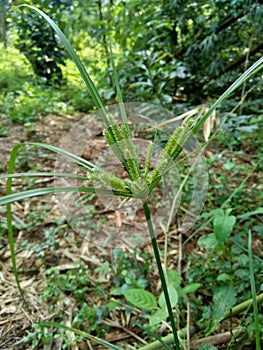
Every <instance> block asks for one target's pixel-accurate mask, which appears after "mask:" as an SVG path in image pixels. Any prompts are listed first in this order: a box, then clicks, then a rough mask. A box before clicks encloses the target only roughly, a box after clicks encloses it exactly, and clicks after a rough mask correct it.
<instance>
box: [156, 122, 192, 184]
mask: <svg viewBox="0 0 263 350" xmlns="http://www.w3.org/2000/svg"><path fill="white" fill-rule="evenodd" d="M192 126H193V120H191V119H190V120H189V121H187V123H186V124H185V126H179V127H178V128H176V129H175V131H174V132H173V134H172V136H171V137H170V138H169V140H168V142H167V144H166V146H165V149H164V150H163V155H162V157H161V159H160V161H159V162H158V164H157V166H156V168H155V169H154V170H153V172H152V174H151V177H150V179H149V183H150V184H151V187H152V184H155V183H158V182H159V180H160V178H161V177H162V175H163V174H164V173H165V172H166V171H167V169H168V168H169V166H170V164H171V162H172V161H175V160H176V158H177V157H178V155H179V154H180V152H181V151H182V149H183V147H184V145H185V144H186V143H187V142H188V141H189V138H190V137H191V135H192V131H191V128H192Z"/></svg>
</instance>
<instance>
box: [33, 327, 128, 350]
mask: <svg viewBox="0 0 263 350" xmlns="http://www.w3.org/2000/svg"><path fill="white" fill-rule="evenodd" d="M39 325H40V326H42V327H49V328H50V327H56V328H61V329H65V330H66V331H69V332H73V333H75V334H78V335H80V336H82V337H84V338H86V339H89V340H91V341H94V342H96V343H97V344H100V345H103V346H106V348H107V349H112V350H123V348H121V347H119V346H116V345H113V344H110V343H109V342H107V341H106V340H102V339H100V338H98V337H95V336H93V335H90V334H88V333H86V332H83V331H80V330H79V329H76V328H72V327H68V326H65V325H64V324H60V323H57V322H47V321H44V322H41V323H40V324H39Z"/></svg>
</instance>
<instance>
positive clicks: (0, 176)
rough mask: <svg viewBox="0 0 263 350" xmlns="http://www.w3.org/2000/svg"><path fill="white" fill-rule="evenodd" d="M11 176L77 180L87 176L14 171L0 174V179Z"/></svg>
mask: <svg viewBox="0 0 263 350" xmlns="http://www.w3.org/2000/svg"><path fill="white" fill-rule="evenodd" d="M9 177H12V178H23V177H69V178H73V179H78V180H87V176H84V175H75V174H67V173H49V172H45V171H43V172H29V173H15V174H2V175H0V179H8V178H9Z"/></svg>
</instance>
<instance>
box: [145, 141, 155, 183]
mask: <svg viewBox="0 0 263 350" xmlns="http://www.w3.org/2000/svg"><path fill="white" fill-rule="evenodd" d="M153 145H154V143H153V142H151V143H150V144H149V146H148V150H147V154H146V159H145V163H144V179H145V180H146V179H147V176H148V173H149V169H150V166H151V158H152V153H153Z"/></svg>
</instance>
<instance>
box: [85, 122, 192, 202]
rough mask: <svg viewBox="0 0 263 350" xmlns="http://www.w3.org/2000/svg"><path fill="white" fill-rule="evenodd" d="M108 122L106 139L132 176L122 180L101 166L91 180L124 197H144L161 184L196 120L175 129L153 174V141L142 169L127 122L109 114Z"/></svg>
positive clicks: (94, 171)
mask: <svg viewBox="0 0 263 350" xmlns="http://www.w3.org/2000/svg"><path fill="white" fill-rule="evenodd" d="M108 122H109V123H108V127H107V128H105V129H104V132H103V134H104V138H105V140H106V141H107V143H108V145H109V146H110V148H111V149H112V151H113V153H114V154H115V156H116V157H117V158H118V160H119V161H120V163H121V164H122V165H123V167H124V168H125V170H126V171H127V173H128V175H129V178H130V179H129V180H123V179H121V178H119V177H117V176H115V175H113V174H111V173H108V172H106V171H104V170H102V169H99V168H94V169H93V171H92V173H91V174H90V175H89V179H90V180H93V181H96V182H98V183H100V184H102V185H104V186H106V187H110V188H111V189H112V190H113V191H116V192H118V193H120V194H121V193H122V194H123V195H124V196H127V197H134V198H141V199H145V198H147V196H148V194H149V193H150V192H151V191H152V190H153V189H154V187H155V186H156V185H157V184H158V183H159V181H160V179H161V177H162V176H163V175H164V174H165V172H166V171H167V170H168V169H169V168H170V167H171V166H172V165H173V163H174V161H175V159H176V158H177V157H178V155H179V154H180V152H181V150H182V148H183V147H184V145H185V144H186V143H187V142H188V141H189V138H190V137H191V135H192V131H191V129H192V127H193V121H192V120H189V121H187V122H186V123H185V125H184V126H180V127H178V128H176V129H175V131H174V132H173V134H172V135H171V137H170V138H169V140H168V142H167V144H166V146H165V148H164V149H163V153H162V156H161V158H160V160H159V162H158V163H157V165H156V167H155V168H154V169H153V171H152V172H151V173H149V169H150V166H151V156H152V152H153V145H154V144H153V143H152V142H151V143H150V145H149V148H148V151H147V155H146V159H145V164H144V169H140V167H139V162H138V159H137V157H136V152H135V148H134V144H133V141H132V136H131V133H130V129H129V127H128V125H127V124H122V125H119V124H118V123H117V122H116V120H115V119H114V117H113V116H109V117H108Z"/></svg>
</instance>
